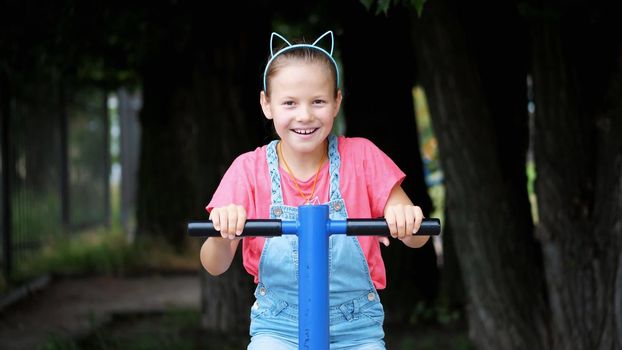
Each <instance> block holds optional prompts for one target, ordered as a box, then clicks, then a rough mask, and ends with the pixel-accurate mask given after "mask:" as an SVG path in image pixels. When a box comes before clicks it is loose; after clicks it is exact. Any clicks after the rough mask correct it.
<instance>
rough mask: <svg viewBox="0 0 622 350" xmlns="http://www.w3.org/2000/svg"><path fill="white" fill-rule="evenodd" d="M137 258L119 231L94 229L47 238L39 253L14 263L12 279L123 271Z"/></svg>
mask: <svg viewBox="0 0 622 350" xmlns="http://www.w3.org/2000/svg"><path fill="white" fill-rule="evenodd" d="M140 258H141V256H140V254H136V252H135V251H134V247H133V246H132V245H131V244H129V243H128V242H127V239H126V238H125V235H124V234H123V233H122V232H120V231H114V232H108V231H106V230H104V229H97V230H94V231H90V232H86V233H82V234H80V235H79V236H77V237H75V238H73V239H51V240H49V241H48V242H47V244H46V245H45V246H44V247H43V249H42V251H41V252H40V253H38V254H31V255H30V256H28V257H26V258H25V259H21V260H20V261H19V263H18V264H16V265H15V272H14V275H13V280H14V282H16V283H19V282H21V281H25V280H28V279H30V278H33V277H35V276H38V275H41V274H45V273H52V274H61V275H67V274H88V273H95V274H123V273H124V272H125V271H127V270H131V269H132V268H133V267H136V266H137V264H138V263H139V260H138V259H140Z"/></svg>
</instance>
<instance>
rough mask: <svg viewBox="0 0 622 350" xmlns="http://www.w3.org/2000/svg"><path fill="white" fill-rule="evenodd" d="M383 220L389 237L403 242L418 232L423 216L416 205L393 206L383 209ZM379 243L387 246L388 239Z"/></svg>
mask: <svg viewBox="0 0 622 350" xmlns="http://www.w3.org/2000/svg"><path fill="white" fill-rule="evenodd" d="M384 218H385V220H386V221H387V224H388V225H389V232H390V233H391V237H393V238H397V239H399V240H404V239H405V238H408V237H411V236H412V235H413V234H414V233H415V232H417V231H419V228H420V227H421V221H423V218H424V216H423V212H422V211H421V208H420V207H418V206H416V205H409V204H393V205H388V206H387V207H386V208H385V210H384ZM381 242H382V243H384V244H385V245H388V239H386V241H385V240H382V239H381Z"/></svg>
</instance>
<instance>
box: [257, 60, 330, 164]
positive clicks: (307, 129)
mask: <svg viewBox="0 0 622 350" xmlns="http://www.w3.org/2000/svg"><path fill="white" fill-rule="evenodd" d="M334 84H335V82H334V78H333V77H332V76H331V72H330V70H328V69H326V68H325V67H323V66H322V65H321V64H316V63H304V62H297V61H292V62H288V63H287V64H285V65H284V66H283V67H281V68H279V70H278V71H277V72H276V74H275V75H273V76H272V78H271V79H270V97H269V98H268V96H266V95H265V93H264V92H263V91H262V92H261V108H262V110H263V113H264V115H265V116H266V118H268V119H272V120H273V121H274V128H275V129H276V132H277V134H278V135H279V137H280V138H281V140H282V142H283V145H282V147H283V148H286V149H287V151H288V152H289V153H290V154H291V153H293V154H295V155H297V156H301V157H305V156H310V155H315V154H316V153H319V152H325V150H326V149H325V147H324V141H325V140H326V138H327V137H328V135H329V134H330V131H331V129H332V127H333V122H334V120H335V117H336V116H337V112H338V111H339V106H340V105H341V91H339V92H338V93H337V97H336V98H335V95H334Z"/></svg>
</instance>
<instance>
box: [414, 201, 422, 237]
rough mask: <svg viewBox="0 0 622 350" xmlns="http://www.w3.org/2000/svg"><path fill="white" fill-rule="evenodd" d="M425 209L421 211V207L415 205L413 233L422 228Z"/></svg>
mask: <svg viewBox="0 0 622 350" xmlns="http://www.w3.org/2000/svg"><path fill="white" fill-rule="evenodd" d="M423 218H424V216H423V211H421V208H420V207H417V206H416V207H415V228H414V231H413V233H416V232H417V231H419V228H421V223H422V222H423Z"/></svg>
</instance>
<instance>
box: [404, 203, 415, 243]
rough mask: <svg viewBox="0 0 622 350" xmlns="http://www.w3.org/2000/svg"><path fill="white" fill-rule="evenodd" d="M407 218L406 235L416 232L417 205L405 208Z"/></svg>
mask: <svg viewBox="0 0 622 350" xmlns="http://www.w3.org/2000/svg"><path fill="white" fill-rule="evenodd" d="M404 214H405V220H406V236H410V235H412V234H413V233H415V231H414V229H415V217H416V215H415V207H414V206H408V207H406V210H405V213H404Z"/></svg>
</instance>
